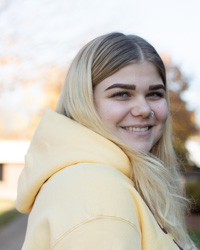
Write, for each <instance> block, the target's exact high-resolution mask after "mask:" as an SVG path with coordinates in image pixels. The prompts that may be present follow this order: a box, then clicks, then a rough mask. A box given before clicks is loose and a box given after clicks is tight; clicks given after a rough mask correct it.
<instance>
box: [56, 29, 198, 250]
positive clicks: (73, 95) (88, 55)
mask: <svg viewBox="0 0 200 250" xmlns="http://www.w3.org/2000/svg"><path fill="white" fill-rule="evenodd" d="M142 61H148V62H151V63H152V64H153V65H154V66H155V67H156V69H157V71H158V73H159V75H160V77H161V79H162V81H163V83H164V85H165V87H166V89H167V83H166V72H165V67H164V64H163V62H162V59H161V58H160V56H159V55H158V53H157V52H156V50H155V49H154V48H153V47H152V45H150V44H149V43H148V42H147V41H145V40H144V39H142V38H140V37H138V36H134V35H124V34H122V33H117V32H115V33H110V34H106V35H103V36H100V37H97V38H96V39H94V40H92V41H91V42H89V43H88V44H86V45H85V46H84V47H83V48H82V49H81V50H80V52H79V53H78V54H77V56H76V57H75V59H74V60H73V62H72V64H71V66H70V68H69V71H68V74H67V78H66V81H65V84H64V86H63V89H62V91H61V94H60V98H59V101H58V103H57V106H56V111H57V112H58V113H61V114H64V115H66V116H67V117H69V118H71V119H74V120H75V121H77V122H78V123H80V124H82V125H84V126H86V127H88V128H90V129H91V130H93V131H95V132H97V133H99V134H100V135H102V136H104V137H106V138H107V139H109V140H111V141H113V142H114V143H115V144H117V145H118V146H119V147H120V148H121V149H122V150H123V151H124V152H125V153H126V154H127V156H128V157H129V159H130V161H131V163H132V165H133V168H132V178H133V181H134V183H135V186H136V189H137V190H138V192H139V193H140V195H141V196H142V197H143V199H144V201H145V202H146V204H147V205H148V206H149V208H150V209H151V211H152V213H153V214H154V216H155V218H156V219H157V220H158V222H159V223H161V224H162V226H163V227H165V229H167V230H168V232H170V233H171V234H172V235H173V237H174V238H175V239H176V241H177V242H178V243H179V244H180V245H182V246H184V247H187V249H190V248H188V246H191V249H196V248H195V247H194V246H193V243H192V242H191V241H190V239H189V236H188V234H187V230H186V226H185V220H184V211H185V207H186V205H185V202H186V199H185V198H184V197H183V195H182V192H181V189H180V185H179V177H178V172H177V167H176V165H177V164H176V157H175V153H174V150H173V146H172V142H171V130H170V121H169V119H170V118H169V117H168V119H167V121H166V124H165V129H164V133H163V135H162V137H161V138H160V140H159V141H158V142H157V144H156V145H155V146H154V147H153V148H152V150H151V152H150V154H145V153H142V152H138V151H137V150H135V149H133V148H129V147H127V146H126V145H124V144H123V143H122V142H120V141H119V140H118V139H117V138H116V137H115V136H114V135H113V134H111V132H110V131H108V130H107V129H106V127H105V126H104V124H103V123H102V121H101V119H100V118H99V116H98V114H97V112H96V109H95V106H94V99H93V98H94V97H93V88H94V87H95V86H96V85H97V84H98V83H100V82H101V81H102V80H104V79H105V78H107V77H108V76H110V75H112V74H114V73H115V72H117V71H118V70H119V69H121V68H123V67H125V66H126V65H128V64H130V63H139V62H142ZM167 103H168V107H169V97H168V91H167ZM192 246H193V248H192Z"/></svg>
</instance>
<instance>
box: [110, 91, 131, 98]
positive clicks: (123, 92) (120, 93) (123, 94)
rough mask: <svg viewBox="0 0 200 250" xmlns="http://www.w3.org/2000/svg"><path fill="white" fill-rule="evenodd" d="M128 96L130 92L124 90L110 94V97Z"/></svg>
mask: <svg viewBox="0 0 200 250" xmlns="http://www.w3.org/2000/svg"><path fill="white" fill-rule="evenodd" d="M129 96H130V94H129V93H128V92H125V91H121V92H117V93H115V94H113V95H112V97H119V98H126V97H129Z"/></svg>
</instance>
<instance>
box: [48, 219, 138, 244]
mask: <svg viewBox="0 0 200 250" xmlns="http://www.w3.org/2000/svg"><path fill="white" fill-rule="evenodd" d="M101 219H112V220H117V221H121V222H124V223H126V224H128V225H130V226H131V227H132V228H134V230H135V231H136V232H137V233H138V234H139V235H140V232H139V231H138V229H137V227H136V225H135V224H133V223H132V222H130V221H128V220H126V219H123V218H121V217H117V216H110V215H98V216H96V217H94V218H91V219H87V220H84V221H82V222H80V223H78V224H76V225H75V226H73V227H72V228H70V229H68V230H67V231H66V232H65V233H63V234H62V235H61V236H60V237H58V239H57V240H55V242H54V244H53V247H52V249H54V248H55V247H56V245H57V244H58V243H59V242H60V241H61V240H62V239H64V238H65V237H66V236H68V235H69V234H70V233H72V232H73V231H75V230H76V229H78V228H79V227H81V226H84V225H85V224H88V223H90V222H93V221H97V220H101Z"/></svg>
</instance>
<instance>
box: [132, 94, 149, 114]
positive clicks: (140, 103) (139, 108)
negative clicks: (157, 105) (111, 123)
mask: <svg viewBox="0 0 200 250" xmlns="http://www.w3.org/2000/svg"><path fill="white" fill-rule="evenodd" d="M151 111H152V110H151V107H150V105H149V104H148V102H147V101H146V100H145V99H144V98H139V99H137V100H135V101H134V102H133V103H132V106H131V111H130V112H131V115H133V116H142V117H145V118H146V117H149V116H151Z"/></svg>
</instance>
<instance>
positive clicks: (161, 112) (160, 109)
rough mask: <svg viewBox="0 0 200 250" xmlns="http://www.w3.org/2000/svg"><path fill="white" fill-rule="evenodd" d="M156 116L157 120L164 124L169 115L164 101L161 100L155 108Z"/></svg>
mask: <svg viewBox="0 0 200 250" xmlns="http://www.w3.org/2000/svg"><path fill="white" fill-rule="evenodd" d="M154 112H155V113H156V114H157V115H156V116H157V119H158V120H160V121H163V122H166V120H167V118H168V115H169V109H168V105H167V102H166V100H163V102H162V103H160V104H159V105H157V106H156V107H155V111H154Z"/></svg>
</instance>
